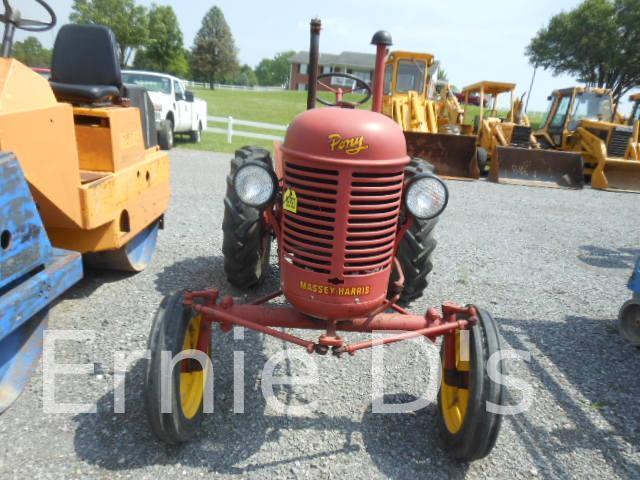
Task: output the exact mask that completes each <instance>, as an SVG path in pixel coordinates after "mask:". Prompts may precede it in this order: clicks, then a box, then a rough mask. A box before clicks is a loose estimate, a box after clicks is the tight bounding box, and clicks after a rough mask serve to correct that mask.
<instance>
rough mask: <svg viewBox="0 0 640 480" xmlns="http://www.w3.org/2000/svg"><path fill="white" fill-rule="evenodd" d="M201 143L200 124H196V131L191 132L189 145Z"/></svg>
mask: <svg viewBox="0 0 640 480" xmlns="http://www.w3.org/2000/svg"><path fill="white" fill-rule="evenodd" d="M200 142H202V123H199V124H198V129H197V130H194V131H193V132H191V143H200Z"/></svg>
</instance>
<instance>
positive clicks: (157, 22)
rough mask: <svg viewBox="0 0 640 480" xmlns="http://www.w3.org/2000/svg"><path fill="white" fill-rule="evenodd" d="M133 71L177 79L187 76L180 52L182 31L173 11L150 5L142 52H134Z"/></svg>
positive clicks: (183, 54)
mask: <svg viewBox="0 0 640 480" xmlns="http://www.w3.org/2000/svg"><path fill="white" fill-rule="evenodd" d="M133 64H134V66H135V67H136V68H140V69H144V70H153V71H158V72H163V73H170V74H172V75H176V76H179V77H183V76H186V75H187V74H188V72H189V68H188V61H187V58H186V57H185V52H184V48H183V40H182V31H181V30H180V26H179V25H178V18H177V17H176V14H175V12H174V11H173V8H171V7H170V6H158V5H155V4H154V5H152V6H151V10H149V30H148V35H147V41H146V42H145V46H144V48H141V49H139V50H138V51H136V57H135V61H134V63H133Z"/></svg>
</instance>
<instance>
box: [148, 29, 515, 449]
mask: <svg viewBox="0 0 640 480" xmlns="http://www.w3.org/2000/svg"><path fill="white" fill-rule="evenodd" d="M311 32H312V35H311V49H310V52H311V53H310V62H309V63H310V69H309V70H310V72H311V78H310V88H309V107H311V108H310V109H309V110H308V111H306V112H304V113H302V114H300V115H299V116H298V117H296V118H295V120H294V121H293V122H292V123H291V126H290V127H289V129H288V131H287V135H286V139H285V141H284V143H283V144H282V145H276V148H275V158H274V159H272V157H271V155H270V153H269V152H268V151H267V150H264V149H261V148H252V147H246V148H243V149H241V150H239V151H238V152H236V156H235V158H234V159H233V160H232V161H231V172H230V174H229V177H228V188H227V193H226V198H225V216H224V221H223V224H222V228H223V232H224V242H223V253H224V261H225V271H226V274H227V279H228V281H229V282H230V283H231V284H232V285H234V286H236V287H240V288H252V287H256V286H257V285H259V284H260V283H261V282H262V281H263V279H264V278H265V274H266V273H267V271H268V269H269V257H270V249H271V243H272V239H273V237H275V238H276V239H277V242H278V258H279V264H280V275H281V290H280V291H277V292H274V293H273V294H271V295H268V296H266V297H264V298H261V299H259V300H257V301H255V302H253V303H251V304H248V305H241V304H237V303H235V302H234V299H233V298H232V297H230V296H227V297H224V298H220V296H219V292H218V290H205V291H183V292H179V293H176V294H174V295H172V296H169V297H167V298H165V300H164V301H163V303H162V306H161V308H160V311H159V312H158V314H157V315H156V318H155V320H154V323H153V326H152V330H151V335H150V339H149V346H150V349H151V358H150V361H149V363H148V369H147V375H146V387H145V388H146V403H147V410H148V413H149V419H150V423H151V426H152V429H153V431H154V433H155V434H156V436H157V437H158V438H160V439H161V440H162V441H164V442H166V443H169V444H179V443H182V442H185V441H187V440H189V439H191V438H192V437H193V435H194V434H195V433H196V431H197V429H198V427H199V425H200V423H201V421H202V418H203V415H204V410H205V409H204V408H203V404H204V403H205V402H204V401H203V397H204V396H205V393H206V392H207V391H208V389H211V388H212V387H211V385H210V382H211V371H210V370H211V368H212V367H211V362H210V360H209V355H210V351H211V341H212V325H213V324H214V323H217V324H219V326H220V329H221V331H222V332H229V331H230V330H231V329H232V327H233V326H242V327H245V328H249V329H252V330H255V331H258V332H262V333H264V334H267V335H271V336H273V337H276V338H278V339H281V340H284V341H287V342H291V343H293V344H296V345H299V346H301V347H303V348H304V349H306V351H307V352H309V354H313V353H316V354H320V355H326V354H327V353H329V352H330V351H331V352H332V353H333V354H334V355H336V356H342V355H344V354H349V355H353V354H355V353H356V352H357V351H359V350H362V349H366V348H372V347H378V346H381V345H384V344H390V343H393V342H398V341H402V340H407V339H411V338H416V337H423V338H424V339H426V340H428V341H431V342H436V341H437V339H438V338H439V337H442V338H443V340H442V346H441V359H442V369H441V377H442V380H441V389H440V392H439V396H438V405H439V408H438V411H439V424H440V432H441V437H442V440H443V445H444V448H445V449H446V450H447V451H448V452H450V454H451V455H453V456H454V457H456V458H459V459H461V460H474V459H479V458H482V457H484V456H486V455H487V454H488V453H489V452H490V451H491V449H492V448H493V446H494V445H495V442H496V438H497V436H498V432H499V429H500V424H501V416H500V415H498V414H496V413H493V412H492V411H489V410H490V408H489V402H491V403H492V404H494V406H495V405H501V401H502V392H503V390H502V385H501V384H500V383H497V382H494V381H493V379H492V378H490V376H489V375H488V373H487V362H488V361H489V358H490V357H491V356H492V355H493V354H494V353H496V352H498V351H499V349H500V340H499V334H498V327H497V325H496V323H495V322H494V320H493V319H492V317H491V316H490V315H489V314H488V313H487V312H486V311H484V310H480V309H479V308H477V307H475V306H472V305H467V306H459V305H456V304H453V303H445V304H444V305H443V306H442V309H441V311H439V310H438V309H436V308H430V309H428V310H427V311H426V312H425V313H424V314H423V315H412V314H411V313H409V312H408V311H407V310H405V308H404V307H406V306H407V304H409V303H410V302H411V301H412V300H414V299H417V298H419V297H420V296H421V295H422V293H423V291H424V289H425V288H426V286H427V275H428V273H429V272H430V270H431V268H432V264H431V259H430V257H431V253H432V251H433V249H434V248H435V240H434V239H433V229H434V226H435V223H436V221H437V218H438V216H440V215H441V214H442V213H443V211H444V210H445V208H446V206H447V201H448V195H449V193H448V190H447V187H446V186H445V184H444V182H443V181H442V180H440V179H439V178H438V177H436V176H435V175H434V174H433V173H432V170H431V169H430V166H429V164H428V163H427V162H425V161H423V160H420V159H413V160H412V159H411V158H409V157H408V156H407V147H406V144H405V138H404V134H403V132H402V129H401V128H400V127H399V126H398V124H396V123H395V122H394V121H393V120H391V119H389V118H387V117H385V116H384V115H382V114H381V113H380V112H381V102H382V85H383V75H384V62H385V57H386V55H387V47H388V46H389V45H391V38H390V36H389V34H388V33H387V32H378V33H376V35H375V36H374V37H373V41H372V43H373V44H375V45H377V58H376V71H375V80H374V87H373V89H372V88H371V87H369V85H368V84H366V83H365V82H363V81H362V80H360V79H358V78H357V77H354V76H351V75H348V74H345V73H331V74H326V75H321V76H319V77H318V76H317V73H316V72H317V71H318V68H317V62H318V60H317V59H318V50H319V48H318V44H319V34H320V22H319V21H317V20H314V21H312V23H311ZM338 77H341V78H342V79H345V78H346V79H347V80H348V81H349V82H348V85H353V89H349V90H343V89H340V88H334V85H336V84H338V85H344V84H345V83H346V82H344V81H337V82H336V81H335V78H338ZM329 80H331V81H329ZM318 84H319V85H322V86H323V87H325V88H326V89H329V90H331V91H333V92H334V93H335V94H336V101H335V103H334V104H333V105H332V106H331V107H330V108H318V109H316V108H313V107H314V106H315V100H316V87H317V85H318ZM351 90H357V91H364V92H365V93H366V95H365V98H363V99H362V100H360V101H359V102H357V103H355V102H349V101H347V100H346V99H345V98H347V97H345V95H346V94H347V93H351ZM371 95H373V111H365V110H361V109H356V108H354V107H355V106H357V104H362V103H364V102H366V101H367V100H368V98H369V97H370V96H371ZM349 98H350V97H349ZM324 102H326V101H324ZM324 102H323V103H324ZM274 160H275V161H274ZM281 295H284V297H285V298H286V299H287V300H288V302H289V303H290V306H269V305H268V302H269V301H270V300H272V299H275V298H276V297H279V296H281ZM277 328H287V329H309V330H321V331H323V334H322V335H320V337H319V338H318V339H317V340H316V341H313V340H308V339H304V338H300V337H297V336H294V335H292V334H289V333H284V332H283V331H281V330H277ZM340 331H348V332H374V331H393V332H399V331H400V332H402V333H395V334H393V335H391V336H387V337H383V338H381V339H376V340H369V341H364V342H362V343H355V344H347V343H346V342H345V340H344V338H343V337H341V336H340V335H339V333H338V332H340ZM163 352H164V353H163ZM167 352H168V355H169V357H167V356H166V355H167ZM185 352H188V353H195V354H196V357H195V359H194V357H189V358H186V357H185V356H184V354H185ZM176 355H180V357H176ZM167 358H168V359H169V360H171V359H172V358H173V362H170V361H168V360H167ZM167 364H170V366H173V365H175V366H176V368H170V369H169V370H168V371H167V369H166V367H167ZM438 370H439V369H436V372H437V373H440V372H438ZM494 378H495V377H494ZM163 394H164V395H163ZM167 395H168V398H166V396H167ZM492 410H493V409H492ZM493 411H495V410H493Z"/></svg>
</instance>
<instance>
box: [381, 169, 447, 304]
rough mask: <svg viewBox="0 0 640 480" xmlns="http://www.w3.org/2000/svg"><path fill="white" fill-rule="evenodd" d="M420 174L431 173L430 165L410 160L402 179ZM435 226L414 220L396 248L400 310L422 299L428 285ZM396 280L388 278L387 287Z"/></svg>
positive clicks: (424, 221)
mask: <svg viewBox="0 0 640 480" xmlns="http://www.w3.org/2000/svg"><path fill="white" fill-rule="evenodd" d="M420 173H433V165H431V164H430V163H429V162H427V161H426V160H422V159H420V158H414V159H412V160H411V164H410V165H409V166H408V167H407V168H406V170H405V179H407V180H408V179H411V178H412V177H415V176H416V175H418V174H420ZM437 223H438V221H437V220H436V219H433V220H418V219H414V221H413V225H412V226H411V228H410V229H409V230H408V231H407V233H406V234H405V236H404V238H403V239H402V241H401V242H400V246H399V247H398V255H397V257H398V260H399V261H400V265H401V267H402V272H403V273H404V290H403V291H402V294H401V295H400V300H399V301H398V303H399V304H400V305H402V306H404V307H406V306H408V305H409V304H410V303H411V302H413V301H414V300H417V299H418V298H420V297H422V294H423V293H424V291H425V289H426V288H427V286H428V284H429V282H428V278H427V277H428V276H429V273H431V270H433V263H432V261H431V255H432V254H433V251H434V250H435V249H436V245H437V243H438V242H437V241H436V239H435V237H434V229H435V226H436V224H437ZM396 278H397V276H396V275H395V274H394V275H393V276H392V277H391V282H390V284H389V286H390V287H391V285H392V283H393V282H394V281H395V280H396ZM389 292H390V296H391V295H392V292H393V290H392V288H389Z"/></svg>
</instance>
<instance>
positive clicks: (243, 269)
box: [222, 147, 273, 289]
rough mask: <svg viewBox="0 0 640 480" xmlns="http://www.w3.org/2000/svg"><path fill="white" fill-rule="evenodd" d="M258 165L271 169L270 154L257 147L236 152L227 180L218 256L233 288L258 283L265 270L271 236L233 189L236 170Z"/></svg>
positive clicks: (258, 213)
mask: <svg viewBox="0 0 640 480" xmlns="http://www.w3.org/2000/svg"><path fill="white" fill-rule="evenodd" d="M250 161H251V162H256V161H258V162H262V163H265V164H266V165H268V166H269V168H273V162H272V160H271V154H270V153H269V151H268V150H265V149H264V148H259V147H243V148H241V149H240V150H236V155H235V158H234V159H233V160H231V171H230V172H229V175H228V176H227V194H226V196H225V199H224V219H223V221H222V232H223V239H222V253H223V255H224V271H225V273H226V274H227V280H229V283H231V284H232V285H233V286H235V287H238V288H242V289H248V288H254V287H257V286H258V285H260V284H261V283H262V281H263V280H264V277H265V275H266V273H267V271H268V269H269V255H270V253H271V232H270V231H269V226H268V224H267V222H266V221H265V219H264V216H263V214H262V213H263V212H262V210H260V209H257V208H253V207H250V206H248V205H245V204H244V203H242V202H241V201H240V198H238V195H237V194H236V191H235V189H234V186H233V177H234V175H235V172H236V170H238V168H240V167H241V166H242V165H244V164H245V163H246V162H250Z"/></svg>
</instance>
